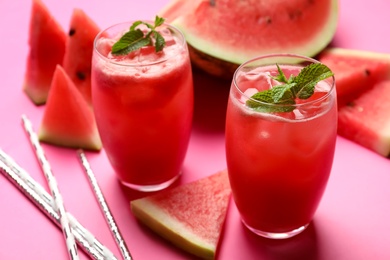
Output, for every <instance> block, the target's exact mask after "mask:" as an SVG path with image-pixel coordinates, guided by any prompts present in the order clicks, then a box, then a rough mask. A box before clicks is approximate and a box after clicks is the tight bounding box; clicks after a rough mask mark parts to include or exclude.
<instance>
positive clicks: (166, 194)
mask: <svg viewBox="0 0 390 260" xmlns="http://www.w3.org/2000/svg"><path fill="white" fill-rule="evenodd" d="M230 195H231V190H230V185H229V179H228V176H227V171H226V170H223V171H220V172H218V173H215V174H213V175H210V176H208V177H205V178H203V179H200V180H197V181H195V182H192V183H189V184H185V185H182V186H178V187H175V188H172V189H168V190H164V191H162V192H160V193H157V194H154V195H151V196H148V197H144V198H141V199H137V200H133V201H131V210H132V212H133V213H134V215H135V216H136V217H137V218H138V219H139V220H140V221H141V222H143V223H144V224H146V225H147V226H149V227H150V228H151V229H152V230H154V231H155V232H156V233H158V234H159V235H161V236H162V237H164V238H166V239H168V240H169V241H171V242H172V243H173V244H175V245H176V246H178V247H180V248H182V249H184V250H186V251H187V252H189V253H192V254H194V255H197V256H199V257H201V258H204V259H214V258H215V254H216V250H217V245H218V241H219V239H220V237H221V233H222V229H223V224H224V222H225V218H226V213H227V208H228V204H229V199H230Z"/></svg>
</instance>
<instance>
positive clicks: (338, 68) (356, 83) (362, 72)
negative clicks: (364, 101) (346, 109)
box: [318, 48, 390, 106]
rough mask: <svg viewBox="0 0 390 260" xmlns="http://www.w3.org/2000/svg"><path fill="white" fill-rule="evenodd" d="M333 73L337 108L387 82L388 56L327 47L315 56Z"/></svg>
mask: <svg viewBox="0 0 390 260" xmlns="http://www.w3.org/2000/svg"><path fill="white" fill-rule="evenodd" d="M318 59H319V61H321V62H322V63H324V64H325V65H327V66H328V67H329V68H330V69H331V70H332V71H333V72H334V73H335V79H336V89H337V97H338V103H339V106H342V105H343V104H346V103H348V102H349V101H351V100H353V99H355V98H357V97H358V96H360V95H361V94H362V93H364V92H365V91H367V90H369V89H371V88H372V87H373V86H374V85H375V84H376V83H378V82H380V81H382V80H385V79H390V55H389V54H383V53H374V52H369V51H360V50H350V49H343V48H330V49H326V50H324V51H323V52H322V53H321V54H320V55H319V57H318Z"/></svg>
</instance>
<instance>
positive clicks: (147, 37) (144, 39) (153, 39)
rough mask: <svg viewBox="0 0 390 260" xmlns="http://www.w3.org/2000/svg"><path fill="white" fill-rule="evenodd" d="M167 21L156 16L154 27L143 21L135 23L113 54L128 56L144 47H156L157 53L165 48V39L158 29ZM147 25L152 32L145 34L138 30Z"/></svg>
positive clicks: (113, 50)
mask: <svg viewBox="0 0 390 260" xmlns="http://www.w3.org/2000/svg"><path fill="white" fill-rule="evenodd" d="M164 21H165V19H164V18H162V17H159V16H156V18H155V20H154V25H151V24H149V23H146V22H143V21H135V22H134V23H133V24H132V25H131V26H130V29H129V31H128V32H126V33H125V34H124V35H123V36H122V37H121V38H120V39H119V40H118V41H117V42H116V43H115V44H114V45H113V46H112V49H111V53H112V54H113V55H126V54H128V53H130V52H132V51H135V50H138V49H140V48H142V47H144V46H148V45H152V46H153V45H154V46H155V50H156V52H159V51H161V50H162V49H163V48H164V47H165V39H164V37H163V36H162V35H161V34H160V33H159V32H157V31H156V28H157V27H159V26H161V25H162V24H163V23H164ZM140 25H145V26H146V27H147V28H148V29H149V30H150V31H148V32H146V34H145V32H143V31H142V30H140V29H137V27H138V26H140Z"/></svg>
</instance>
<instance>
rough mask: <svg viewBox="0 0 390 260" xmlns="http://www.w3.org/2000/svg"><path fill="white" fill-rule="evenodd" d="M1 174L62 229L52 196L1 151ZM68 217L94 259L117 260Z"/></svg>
mask: <svg viewBox="0 0 390 260" xmlns="http://www.w3.org/2000/svg"><path fill="white" fill-rule="evenodd" d="M0 172H1V173H3V174H4V175H5V177H7V178H8V179H9V180H10V182H11V183H12V184H14V185H15V186H16V187H17V188H18V189H19V190H20V191H21V192H22V193H23V194H24V195H25V196H26V197H27V198H28V199H30V200H31V201H32V202H33V203H34V204H35V205H36V206H37V207H38V208H39V209H40V210H41V211H42V212H43V213H45V214H46V215H47V216H48V217H49V218H50V219H51V220H52V221H53V222H54V223H55V224H56V225H57V226H58V227H61V223H60V218H59V215H58V214H57V211H56V210H55V208H54V206H53V205H54V201H53V198H52V197H51V195H50V194H48V193H47V192H46V190H45V189H44V188H43V187H42V186H41V185H40V184H39V183H38V182H36V181H35V180H34V179H33V178H32V177H31V176H30V175H29V174H28V173H27V172H26V171H25V170H24V169H23V168H21V167H20V166H19V165H18V164H17V163H16V162H15V161H14V160H13V159H12V158H11V157H10V156H9V155H7V154H6V153H5V152H4V151H2V150H1V149H0ZM67 215H68V218H69V222H70V225H71V228H72V233H73V235H74V237H75V239H76V241H77V243H78V244H79V246H80V247H81V248H82V249H83V250H84V251H85V252H86V253H87V254H88V255H89V256H90V257H91V258H92V259H96V260H117V258H116V257H115V256H114V254H113V253H112V252H111V251H110V250H108V249H107V248H106V247H105V246H104V245H103V244H101V243H100V242H99V241H98V240H97V239H96V238H95V237H94V236H93V234H92V233H90V232H89V231H88V230H87V229H86V228H84V227H83V226H82V225H81V224H80V223H79V222H78V221H77V219H76V218H75V217H73V216H72V215H71V214H70V213H67Z"/></svg>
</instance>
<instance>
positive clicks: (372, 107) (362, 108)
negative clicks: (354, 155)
mask: <svg viewBox="0 0 390 260" xmlns="http://www.w3.org/2000/svg"><path fill="white" fill-rule="evenodd" d="M389 111H390V80H386V81H382V82H379V83H377V84H375V85H374V86H373V87H372V88H371V89H370V90H368V91H367V92H365V93H364V94H363V95H361V96H360V97H358V98H357V99H355V100H353V101H352V102H349V103H348V104H347V105H344V106H343V107H341V108H339V117H338V133H339V134H340V135H341V136H344V137H346V138H347V139H350V140H353V141H354V142H356V143H358V144H360V145H362V146H364V147H366V148H368V149H371V150H373V151H375V152H377V153H378V154H381V155H383V156H385V157H388V156H389V155H390V114H389Z"/></svg>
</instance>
